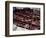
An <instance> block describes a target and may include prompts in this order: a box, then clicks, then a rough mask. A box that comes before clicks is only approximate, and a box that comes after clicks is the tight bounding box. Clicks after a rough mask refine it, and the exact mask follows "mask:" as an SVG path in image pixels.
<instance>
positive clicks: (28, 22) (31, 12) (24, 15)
mask: <svg viewBox="0 0 46 38" xmlns="http://www.w3.org/2000/svg"><path fill="white" fill-rule="evenodd" d="M13 23H14V24H15V25H16V26H18V27H22V28H25V29H29V30H40V10H38V8H37V9H35V8H34V9H31V8H23V9H18V8H14V10H13Z"/></svg>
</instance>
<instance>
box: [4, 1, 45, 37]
mask: <svg viewBox="0 0 46 38" xmlns="http://www.w3.org/2000/svg"><path fill="white" fill-rule="evenodd" d="M10 3H22V4H34V5H43V25H44V27H43V33H37V34H21V35H9V4H10ZM44 34H45V4H44V3H35V2H18V1H5V36H6V37H13V36H29V35H44Z"/></svg>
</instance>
